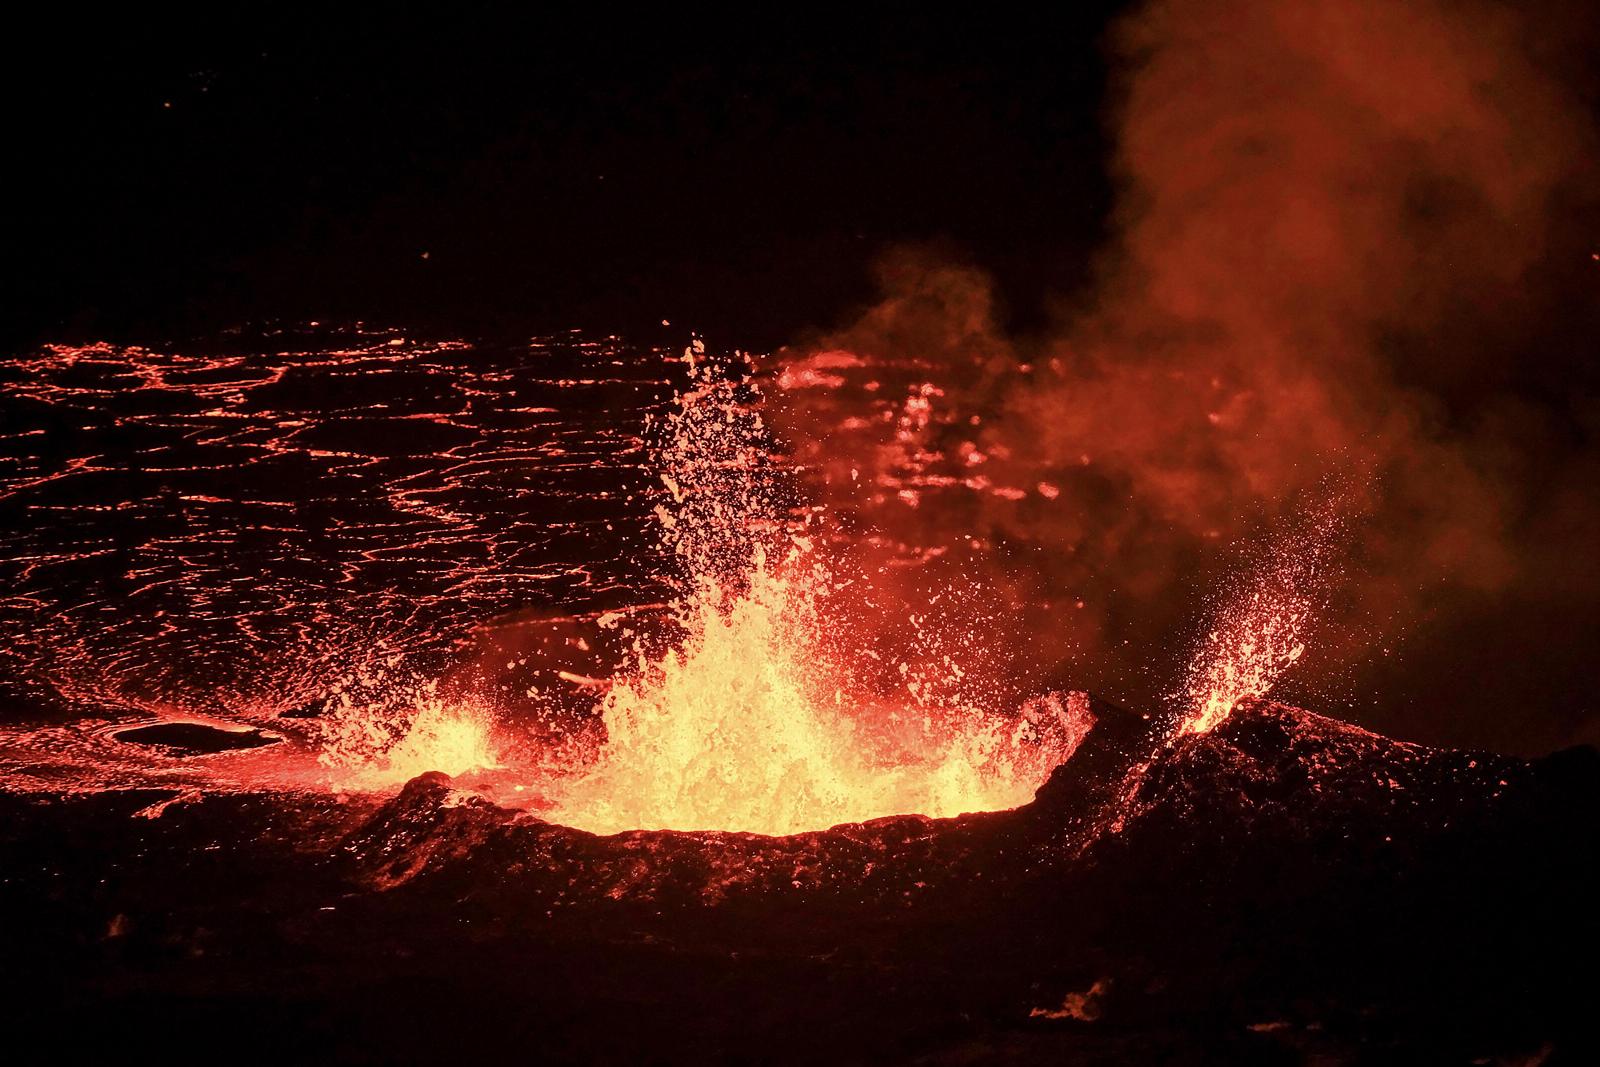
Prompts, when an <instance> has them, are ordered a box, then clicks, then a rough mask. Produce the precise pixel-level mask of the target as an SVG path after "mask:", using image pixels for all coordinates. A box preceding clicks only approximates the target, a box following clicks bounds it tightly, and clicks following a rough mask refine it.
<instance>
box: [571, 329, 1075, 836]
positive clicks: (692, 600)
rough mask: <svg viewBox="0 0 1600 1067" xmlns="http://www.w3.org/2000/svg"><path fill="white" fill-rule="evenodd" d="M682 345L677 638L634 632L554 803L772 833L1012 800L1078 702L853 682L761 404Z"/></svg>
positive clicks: (675, 507) (1027, 793)
mask: <svg viewBox="0 0 1600 1067" xmlns="http://www.w3.org/2000/svg"><path fill="white" fill-rule="evenodd" d="M687 356H688V359H689V361H690V364H691V367H692V368H693V372H692V373H693V376H694V379H695V385H694V388H693V389H692V390H690V391H689V392H687V393H685V394H683V395H682V396H680V398H679V407H678V409H677V410H676V411H675V412H674V413H673V415H672V416H671V417H670V418H669V419H668V421H667V424H666V427H665V429H666V431H667V432H666V434H665V440H664V442H663V443H662V444H661V445H660V446H659V447H658V448H657V450H656V459H657V462H658V464H659V466H660V467H661V468H662V481H663V482H664V484H665V485H666V486H667V488H668V489H669V491H670V493H671V498H672V506H671V507H666V506H663V507H662V508H660V509H658V512H657V514H658V518H659V519H660V523H661V531H662V537H663V540H664V542H665V543H666V545H667V547H669V548H670V549H671V550H672V551H673V553H674V554H675V555H676V557H677V560H678V561H679V563H680V564H681V567H682V573H681V575H680V579H681V580H680V583H679V590H680V595H679V597H678V599H677V602H676V603H675V605H674V608H675V614H676V616H677V622H678V623H679V625H680V627H681V628H682V630H683V632H684V634H685V636H684V638H683V640H682V643H681V645H680V646H679V647H677V648H674V649H671V650H669V651H667V652H665V653H664V654H659V655H655V656H652V655H649V654H648V653H646V652H644V651H643V650H642V647H638V648H636V652H637V665H636V669H635V670H634V671H633V672H632V673H630V674H627V675H624V676H621V677H619V678H617V679H616V680H615V681H614V682H613V684H612V685H611V687H610V689H609V691H608V692H607V694H606V696H605V698H604V700H603V702H602V709H601V710H602V717H603V721H604V724H605V728H606V741H605V744H604V746H603V747H602V748H601V749H600V751H598V752H597V753H596V754H595V757H594V760H593V762H592V764H591V765H590V766H589V767H587V768H586V769H584V770H583V771H582V772H581V773H579V774H578V775H577V776H576V777H575V778H574V779H573V780H571V781H569V782H567V783H565V784H564V785H563V786H561V787H560V789H559V794H560V799H559V800H558V802H557V806H556V809H555V811H554V812H552V813H551V814H552V817H553V818H555V819H557V820H558V821H561V822H564V823H567V824H569V825H572V826H577V827H580V828H583V829H589V830H593V831H596V832H600V833H611V832H616V831H620V830H624V829H638V828H648V829H731V830H747V831H754V832H760V833H770V834H788V833H795V832H798V831H802V830H810V829H820V828H825V827H828V826H832V825H836V824H838V823H844V822H858V821H862V820H866V819H871V818H874V817H879V816H886V815H895V814H908V813H919V814H924V815H931V816H948V815H957V814H961V813H964V812H972V811H988V810H995V809H1000V808H1011V807H1016V806H1019V805H1021V804H1024V803H1026V802H1027V801H1028V800H1030V799H1031V798H1032V795H1033V792H1034V790H1035V789H1036V788H1037V787H1038V786H1039V784H1040V783H1041V782H1042V781H1043V780H1044V778H1045V777H1046V776H1047V775H1048V774H1049V772H1050V770H1051V769H1052V768H1054V767H1055V766H1057V765H1058V764H1059V763H1061V762H1062V761H1063V760H1065V759H1066V758H1067V757H1068V756H1069V755H1070V754H1071V752H1072V749H1073V748H1074V747H1076V745H1077V743H1078V741H1079V740H1081V738H1082V736H1083V734H1084V733H1086V732H1087V730H1088V728H1089V725H1090V717H1089V715H1088V713H1087V708H1086V705H1084V704H1083V703H1082V702H1073V701H1069V702H1067V703H1066V704H1062V703H1061V702H1060V701H1059V700H1055V699H1054V698H1049V699H1047V700H1045V701H1036V702H1034V703H1033V704H1032V705H1030V707H1029V708H1028V709H1026V713H1025V714H1022V715H1013V716H1009V717H1004V716H1000V715H996V714H993V713H991V712H987V711H984V710H981V709H979V708H976V707H972V706H970V705H967V704H965V703H963V702H960V701H956V700H941V699H938V698H937V697H935V698H934V699H927V698H928V697H930V696H934V695H935V694H936V693H938V692H953V691H954V686H940V685H938V684H934V685H929V684H928V681H927V679H925V678H922V677H918V678H916V679H915V680H914V685H913V684H911V683H908V685H907V687H906V688H907V693H906V695H905V696H904V697H898V698H894V699H890V700H885V699H883V698H882V697H878V696H874V695H872V694H870V693H868V692H867V691H866V689H865V687H862V686H859V685H857V684H855V683H854V682H853V673H854V672H853V671H852V669H851V666H850V664H849V663H847V662H843V661H842V660H841V658H840V657H839V656H837V655H836V654H835V653H833V652H831V651H830V642H829V641H827V640H826V639H825V635H826V634H828V633H829V632H830V631H831V630H833V629H834V628H836V627H837V626H838V625H839V623H840V622H841V620H837V619H830V618H827V617H826V612H824V611H823V610H822V609H821V608H820V600H821V598H822V597H823V596H825V594H826V593H827V592H828V591H829V589H830V588H831V587H832V585H833V579H832V577H831V575H830V572H829V569H828V568H827V567H826V566H824V565H823V564H822V563H821V562H819V560H818V559H817V558H816V554H815V549H814V548H813V546H812V544H811V542H810V541H809V540H808V539H807V538H805V537H804V536H802V535H801V534H799V533H798V532H796V531H795V530H793V529H792V528H790V527H789V525H788V524H787V523H786V522H785V516H784V514H783V510H782V507H781V502H782V496H783V493H782V488H781V479H777V478H775V476H774V475H775V472H774V468H773V464H772V463H771V462H770V459H769V458H768V457H769V456H770V454H771V452H770V450H769V447H768V444H769V443H768V442H767V441H766V439H765V435H764V429H763V426H762V423H761V419H760V416H759V414H758V413H756V412H755V410H754V409H753V407H751V406H747V405H745V404H741V403H739V400H738V398H739V396H740V389H741V387H740V386H738V385H736V384H735V383H734V382H733V381H730V380H727V379H725V378H723V374H724V372H725V369H726V368H718V367H716V366H714V365H713V364H711V363H710V362H709V361H708V360H705V359H704V358H703V357H704V350H703V349H702V348H700V347H699V346H697V347H696V348H694V349H692V350H691V351H690V352H689V353H687ZM780 553H781V558H780V560H779V562H778V563H776V564H771V563H769V562H768V559H769V554H770V555H773V556H778V555H779V554H780ZM902 674H904V675H907V676H908V677H909V675H910V674H911V672H909V671H908V670H904V671H902ZM912 689H915V692H914V693H913V692H911V690H912Z"/></svg>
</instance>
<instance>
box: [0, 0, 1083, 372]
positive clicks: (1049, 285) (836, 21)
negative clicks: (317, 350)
mask: <svg viewBox="0 0 1600 1067" xmlns="http://www.w3.org/2000/svg"><path fill="white" fill-rule="evenodd" d="M1106 18H1107V12H1106V11H1105V10H1100V9H1096V8H1095V7H1094V6H1092V5H1070V6H1068V7H1067V8H1065V9H1063V10H1059V11H1056V12H1033V13H1026V14H1025V13H1022V12H1012V13H1011V14H1009V15H1008V16H1007V17H1005V18H1003V19H986V20H983V21H982V22H976V23H975V22H974V21H973V20H972V19H971V18H970V16H968V15H962V14H958V13H951V14H939V13H933V12H929V11H927V10H925V9H924V8H922V7H921V6H920V5H908V4H896V5H880V6H877V7H874V8H872V9H871V10H860V9H846V10H844V11H832V12H822V11H819V10H817V9H814V8H811V7H809V6H808V7H807V8H805V9H803V10H802V9H796V10H794V11H791V12H788V13H777V14H765V13H763V14H762V15H761V16H760V17H759V18H758V17H756V15H755V13H754V12H753V10H752V9H745V10H738V11H727V12H721V13H705V12H702V13H698V14H697V13H695V12H692V11H680V10H678V9H676V8H672V9H660V10H658V11H655V12H649V11H647V12H645V13H642V14H641V13H638V12H635V11H633V10H628V11H622V10H618V11H615V12H609V13H607V12H603V11H595V10H591V9H589V8H587V7H576V6H574V7H562V6H559V5H557V6H554V7H550V8H548V9H547V8H544V7H541V8H540V9H539V10H524V11H521V12H519V13H517V14H515V15H511V16H508V15H503V14H502V15H496V16H487V15H479V16H459V15H452V16H451V17H448V18H447V17H445V16H444V15H442V14H440V13H437V12H436V13H432V14H416V13H406V12H401V11H396V10H390V11H386V12H385V13H384V15H383V17H382V18H350V17H337V16H326V15H318V16H316V17H314V18H298V17H291V16H288V15H284V14H281V13H276V12H275V11H274V9H271V8H267V7H265V6H263V7H259V8H253V9H248V10H247V11H246V12H245V13H244V14H235V13H233V12H231V11H230V12H228V13H226V14H224V13H221V12H216V13H213V14H212V15H211V16H209V17H202V18H200V19H198V20H189V19H187V18H184V19H179V18H177V17H162V16H146V15H143V14H141V15H140V16H138V17H133V16H122V17H113V18H112V19H111V20H110V21H101V20H98V19H97V20H96V21H95V22H94V23H93V24H92V25H83V24H81V22H82V21H83V20H70V21H69V20H68V19H66V18H61V19H60V20H59V21H57V22H56V24H55V25H54V27H53V28H51V29H48V30H40V31H35V32H34V33H33V34H20V33H19V34H13V35H11V39H10V42H9V46H8V49H7V51H8V53H9V54H8V55H7V57H6V63H5V66H6V68H7V70H6V74H5V77H6V78H7V80H8V81H9V83H10V86H9V88H8V89H7V90H6V93H5V97H6V105H5V106H6V110H7V113H8V119H7V125H8V127H9V133H8V140H9V141H10V143H11V146H12V148H13V153H12V161H11V165H10V166H9V167H8V168H7V174H6V178H5V181H6V182H7V184H8V185H9V187H10V188H9V192H8V195H7V200H8V202H9V203H10V204H11V205H12V210H11V211H9V212H7V218H6V222H5V226H6V233H5V237H4V242H5V245H6V247H7V249H8V255H7V260H8V266H9V267H10V268H11V273H12V277H11V279H10V284H9V286H8V288H9V290H10V293H9V297H8V299H7V301H6V310H7V316H6V317H7V320H8V321H7V322H6V327H7V331H6V333H7V335H8V337H9V338H10V339H13V340H14V341H17V342H22V343H27V342H31V341H37V340H40V339H59V338H61V337H62V336H64V335H82V336H90V335H94V336H104V335H111V334H114V335H117V336H119V337H124V338H131V337H136V336H137V337H146V338H149V339H154V338H159V337H171V336H184V335H187V334H190V333H194V332H198V331H203V330H205V329H207V328H212V327H216V326H229V325H234V324H237V323H238V322H239V321H241V320H244V319H252V320H254V319H261V318H278V319H295V318H300V319H306V318H323V319H330V318H333V319H343V318H364V319H368V320H385V321H410V322H416V323H419V324H422V325H431V326H434V327H435V328H439V329H449V328H463V329H466V330H468V331H469V332H483V331H486V330H493V329H495V328H497V327H500V326H504V327H506V328H510V329H528V328H546V329H551V328H556V329H559V328H566V327H570V326H581V327H583V328H585V329H589V330H607V329H614V328H615V329H626V328H629V327H633V328H638V327H640V326H643V325H645V324H650V323H655V322H659V320H660V319H662V318H670V319H673V320H674V321H677V322H682V323H685V324H690V325H692V326H693V328H697V329H699V330H701V331H702V332H705V333H707V334H710V335H712V336H713V337H714V338H715V339H717V340H720V341H722V342H723V343H727V344H737V345H740V346H745V347H771V346H774V345H777V344H781V343H783V342H785V341H788V340H791V339H792V338H793V337H794V336H795V334H796V333H797V332H799V331H802V330H804V329H806V328H808V327H813V326H819V325H821V326H825V325H830V324H832V323H833V322H834V321H836V320H837V319H839V318H840V317H841V316H843V315H846V314H848V313H849V312H850V311H851V310H852V309H853V308H854V307H856V306H858V305H860V304H862V303H864V302H865V301H867V300H869V299H870V298H871V296H872V295H873V290H872V286H871V282H870V279H869V272H868V264H869V263H870V262H871V260H872V259H873V257H874V256H876V255H877V254H879V253H880V252H881V251H882V249H883V248H884V247H885V246H887V245H891V244H894V243H898V242H903V241H944V242H947V243H948V245H949V247H950V248H951V249H952V250H953V251H954V253H955V254H958V255H962V256H970V257H972V258H974V259H975V260H977V261H980V262H982V263H983V264H984V265H985V266H986V267H987V268H989V269H991V270H994V271H996V272H997V273H998V274H999V276H1000V277H1001V279H1002V280H1003V281H1004V282H1005V284H1006V286H1007V289H1008V293H1009V294H1010V297H1011V299H1012V301H1013V303H1014V305H1015V308H1014V313H1015V314H1016V315H1017V317H1018V321H1025V320H1026V318H1027V317H1028V316H1029V315H1037V314H1039V310H1040V308H1041V307H1042V305H1043V302H1044V298H1045V296H1046V294H1047V293H1049V292H1053V291H1058V290H1061V289H1063V288H1070V287H1071V286H1072V285H1074V284H1076V283H1078V282H1079V281H1081V279H1082V278H1083V277H1084V274H1085V271H1086V269H1087V266H1088V259H1089V254H1090V253H1091V252H1092V250H1093V249H1094V247H1095V246H1096V244H1097V242H1098V240H1099V237H1100V232H1101V230H1102V228H1103V227H1104V225H1105V215H1106V212H1107V208H1108V204H1109V198H1110V191H1109V188H1108V179H1107V177H1106V172H1105V166H1104V157H1105V154H1106V147H1105V139H1106V133H1105V130H1104V123H1103V121H1102V101H1103V96H1104V94H1105V92H1106V76H1105V67H1106V60H1105V55H1104V49H1103V47H1102V36H1103V32H1104V29H1105V23H1106Z"/></svg>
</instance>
